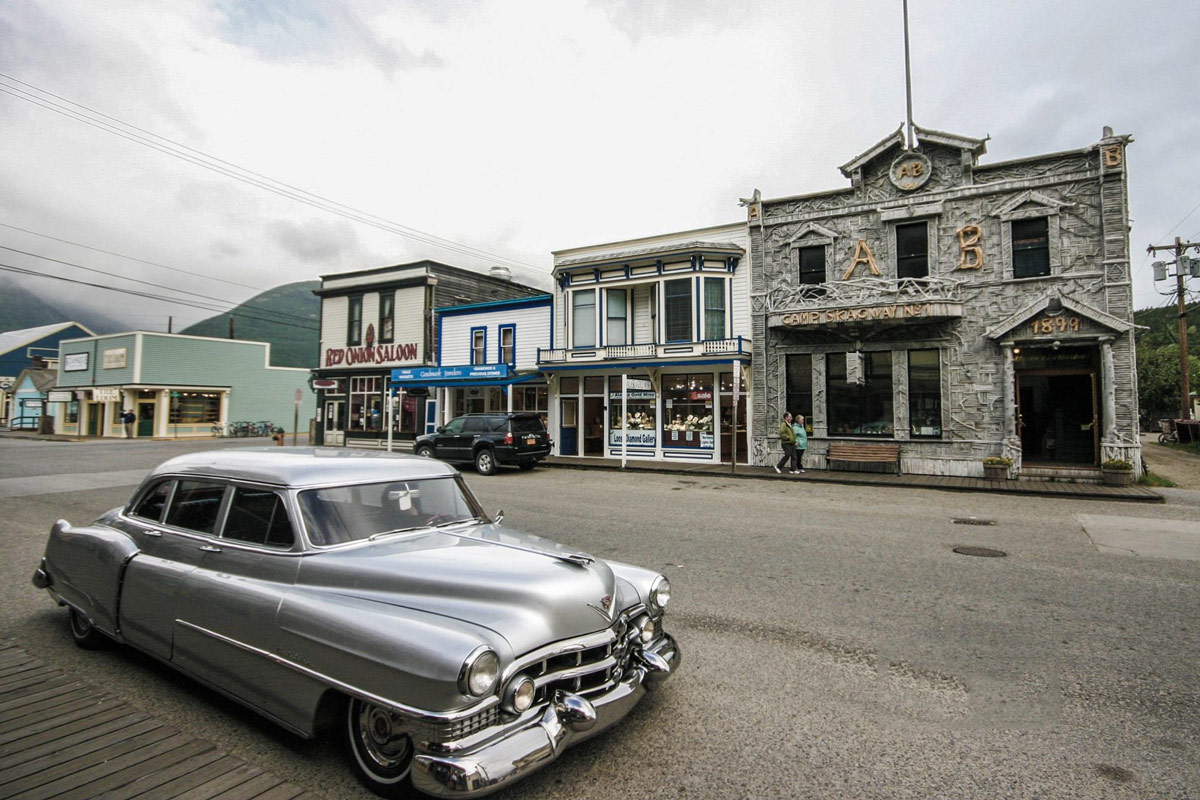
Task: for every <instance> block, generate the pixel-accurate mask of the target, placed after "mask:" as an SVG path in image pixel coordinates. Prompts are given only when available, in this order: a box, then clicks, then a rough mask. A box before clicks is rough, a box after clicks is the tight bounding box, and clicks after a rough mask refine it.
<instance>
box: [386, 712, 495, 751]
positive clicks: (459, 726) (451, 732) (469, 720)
mask: <svg viewBox="0 0 1200 800" xmlns="http://www.w3.org/2000/svg"><path fill="white" fill-rule="evenodd" d="M499 720H500V708H499V707H498V706H492V707H491V708H489V709H486V710H485V711H480V712H479V713H478V714H472V715H471V716H469V717H463V718H462V719H459V720H455V721H453V722H430V721H427V720H410V721H409V722H408V727H409V730H410V731H411V732H412V735H413V738H414V739H417V740H419V741H424V742H452V741H455V740H457V739H463V738H465V737H467V736H470V735H471V734H473V733H478V732H479V731H481V730H483V729H484V728H489V727H491V726H492V725H495V724H496V723H497V722H498V721H499Z"/></svg>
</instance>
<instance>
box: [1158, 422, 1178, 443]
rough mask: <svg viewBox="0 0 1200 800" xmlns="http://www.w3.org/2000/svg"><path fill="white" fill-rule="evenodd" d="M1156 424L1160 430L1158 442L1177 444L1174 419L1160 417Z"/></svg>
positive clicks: (1176, 430)
mask: <svg viewBox="0 0 1200 800" xmlns="http://www.w3.org/2000/svg"><path fill="white" fill-rule="evenodd" d="M1158 426H1159V428H1160V429H1161V430H1162V433H1160V434H1159V435H1158V443H1159V444H1179V430H1178V429H1177V428H1176V427H1175V420H1173V419H1160V420H1159V421H1158Z"/></svg>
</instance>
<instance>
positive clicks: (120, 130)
mask: <svg viewBox="0 0 1200 800" xmlns="http://www.w3.org/2000/svg"><path fill="white" fill-rule="evenodd" d="M0 78H3V79H5V80H8V81H11V82H13V83H17V84H20V85H21V86H25V87H28V88H29V89H32V90H33V91H34V92H37V93H38V94H41V95H46V96H47V97H52V98H54V99H55V100H60V101H62V103H66V104H68V105H69V106H72V107H67V106H64V105H61V104H59V103H55V102H53V101H50V100H47V99H45V98H44V97H39V96H38V95H35V94H33V93H31V92H28V91H25V90H24V89H20V88H18V87H15V86H8V85H5V84H2V83H0V92H3V93H5V94H9V95H11V96H13V97H16V98H18V99H20V100H25V101H26V102H29V103H32V104H34V105H37V106H40V107H42V108H45V109H47V110H49V111H53V112H55V113H57V114H61V115H63V116H66V117H69V118H71V119H75V120H77V121H79V122H83V123H84V124H86V125H90V126H92V127H94V128H97V129H99V130H103V131H106V132H108V133H111V134H113V135H115V136H120V137H121V138H124V139H128V140H129V141H132V142H136V143H138V144H142V145H144V146H146V147H150V148H151V149H154V150H158V151H159V152H161V153H165V154H166V155H170V156H173V157H175V158H178V159H180V160H183V161H187V162H188V163H191V164H195V165H196V166H200V167H203V168H205V169H208V170H211V171H213V172H217V173H218V174H221V175H225V176H227V177H230V178H233V179H235V180H238V181H241V182H243V183H247V184H249V185H251V186H255V187H258V188H260V189H264V190H266V191H269V192H273V193H275V194H278V195H280V196H282V197H287V198H289V199H292V200H295V201H297V202H300V203H304V204H306V205H310V206H313V207H315V208H319V209H321V210H323V211H327V212H329V213H332V214H337V215H339V216H342V217H345V218H346V219H350V220H353V221H355V222H360V223H362V224H365V225H370V226H373V227H376V228H379V229H381V230H384V231H387V232H389V233H395V234H398V235H400V236H405V237H407V238H410V239H414V240H416V241H419V242H422V243H424V244H430V245H433V246H435V247H439V248H442V249H445V250H450V251H452V252H456V253H459V254H461V255H467V256H471V257H473V258H479V259H483V260H490V261H499V262H501V263H503V264H506V265H508V266H511V267H515V268H516V269H521V270H527V271H531V272H535V273H537V274H539V275H541V276H545V275H546V274H547V273H546V270H545V269H543V268H540V267H537V266H535V265H533V264H526V263H525V262H522V261H517V260H515V259H511V258H507V257H505V256H500V255H497V254H495V253H490V252H488V251H486V250H480V249H479V248H476V247H471V246H470V245H464V244H461V243H459V242H454V241H452V240H450V239H444V238H442V237H440V236H436V235H434V234H431V233H426V232H425V231H421V230H418V229H416V228H412V227H409V226H407V225H402V224H401V223H398V222H393V221H391V220H388V219H385V218H383V217H379V216H376V215H374V214H371V213H369V212H366V211H361V210H359V209H356V208H354V207H352V206H348V205H345V204H343V203H339V202H337V201H334V200H330V199H329V198H326V197H323V196H321V195H318V194H315V193H312V192H309V191H307V190H304V189H300V188H298V187H295V186H292V185H290V184H287V183H284V182H282V181H279V180H276V179H274V178H270V177H268V176H265V175H262V174H260V173H257V172H254V171H252V170H248V169H246V168H244V167H240V166H238V165H236V164H233V163H232V162H229V161H224V160H222V159H219V158H216V157H215V156H210V155H208V154H207V153H204V152H202V151H200V150H197V149H195V148H192V147H189V146H187V145H184V144H180V143H179V142H175V141H174V140H172V139H168V138H166V137H164V136H160V135H158V134H155V133H151V132H150V131H147V130H144V129H142V128H139V127H137V126H136V125H132V124H130V123H127V122H124V121H122V120H119V119H117V118H116V117H112V116H109V115H107V114H104V113H103V112H100V111H96V110H95V109H92V108H89V107H88V106H85V105H83V104H81V103H76V102H75V101H73V100H69V99H67V98H65V97H62V96H60V95H56V94H54V93H53V92H49V91H46V90H45V89H41V88H39V87H37V86H34V85H33V84H30V83H26V82H25V81H22V80H20V79H18V78H14V77H12V76H11V75H7V74H4V73H0ZM77 109H82V111H79V110H77ZM87 114H92V115H95V117H100V119H96V118H93V117H89V116H87ZM105 120H111V123H110V122H105ZM118 126H120V127H118Z"/></svg>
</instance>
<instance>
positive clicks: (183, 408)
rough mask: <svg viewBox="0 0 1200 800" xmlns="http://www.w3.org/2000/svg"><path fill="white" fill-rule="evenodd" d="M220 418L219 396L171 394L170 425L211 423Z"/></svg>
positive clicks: (210, 393) (185, 393)
mask: <svg viewBox="0 0 1200 800" xmlns="http://www.w3.org/2000/svg"><path fill="white" fill-rule="evenodd" d="M220 418H221V395H219V394H216V393H214V392H171V411H170V416H169V417H168V420H167V421H168V422H170V423H171V424H172V425H194V424H200V423H205V422H208V423H213V422H216V421H218V420H219V419H220Z"/></svg>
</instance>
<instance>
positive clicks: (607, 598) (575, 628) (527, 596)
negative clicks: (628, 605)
mask: <svg viewBox="0 0 1200 800" xmlns="http://www.w3.org/2000/svg"><path fill="white" fill-rule="evenodd" d="M571 556H574V558H570V557H571ZM617 583H618V581H617V579H616V577H615V576H614V574H613V571H612V569H611V568H610V567H609V566H608V564H606V563H605V562H604V561H601V560H599V559H592V558H591V557H587V556H583V554H580V553H578V552H577V551H574V550H571V549H570V548H566V547H564V546H562V545H559V544H557V543H555V542H552V541H549V540H547V539H542V538H540V537H536V536H531V535H528V534H521V533H516V532H514V531H511V530H507V529H503V528H500V527H499V526H497V525H476V526H471V527H463V528H456V529H449V530H442V531H430V532H426V533H421V534H417V535H409V536H402V537H397V538H393V539H382V540H380V541H377V542H371V543H367V544H362V545H354V546H350V547H345V548H340V549H337V550H329V551H326V552H322V553H319V554H316V555H311V556H309V557H306V558H305V559H304V563H303V566H302V567H301V570H300V574H299V577H298V581H297V584H298V587H300V586H308V587H312V588H321V589H324V590H327V591H332V592H336V593H339V594H343V595H348V596H352V597H356V598H361V599H364V600H371V601H374V602H379V603H385V604H388V605H394V606H397V607H401V608H408V609H416V610H419V611H423V612H426V613H431V614H438V615H442V616H446V617H451V618H453V619H456V620H460V621H462V622H466V623H469V624H473V625H478V626H482V627H484V628H487V629H489V630H492V631H494V632H495V633H497V634H499V635H500V636H502V637H504V639H506V640H507V641H508V643H509V645H510V646H511V647H512V650H513V655H514V656H515V655H520V654H522V653H526V652H528V651H530V650H532V649H534V648H536V647H540V646H542V645H545V644H548V643H550V642H555V641H559V640H561V639H567V638H571V637H574V636H581V635H584V634H587V633H593V632H595V631H599V630H603V629H605V628H607V627H609V626H610V625H611V624H612V619H613V615H615V613H616V611H617V610H618V609H619V608H620V607H621V605H622V603H621V602H620V598H618V593H620V594H621V595H623V596H627V595H631V594H633V592H632V587H625V588H624V589H619V588H618V585H617Z"/></svg>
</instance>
